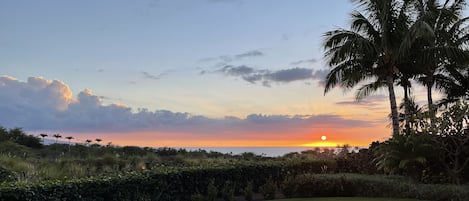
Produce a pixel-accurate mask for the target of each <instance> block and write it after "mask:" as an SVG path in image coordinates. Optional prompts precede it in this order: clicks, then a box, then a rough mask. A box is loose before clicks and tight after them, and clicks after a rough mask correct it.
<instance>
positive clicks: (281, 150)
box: [176, 147, 364, 157]
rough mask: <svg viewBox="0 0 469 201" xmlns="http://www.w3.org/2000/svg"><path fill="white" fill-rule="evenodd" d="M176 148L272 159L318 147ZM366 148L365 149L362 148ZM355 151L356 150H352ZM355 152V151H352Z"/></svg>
mask: <svg viewBox="0 0 469 201" xmlns="http://www.w3.org/2000/svg"><path fill="white" fill-rule="evenodd" d="M176 148H183V149H187V150H191V151H195V150H199V149H203V150H206V151H208V152H210V151H216V152H220V153H225V154H233V155H237V154H241V153H245V152H252V153H254V154H257V155H263V156H270V157H277V156H283V155H285V154H287V153H291V152H298V153H300V152H302V151H305V150H314V149H316V147H176ZM326 148H327V149H334V151H337V150H338V148H336V147H320V149H321V150H323V149H326ZM360 148H364V147H360ZM352 149H354V148H352ZM350 151H353V150H350Z"/></svg>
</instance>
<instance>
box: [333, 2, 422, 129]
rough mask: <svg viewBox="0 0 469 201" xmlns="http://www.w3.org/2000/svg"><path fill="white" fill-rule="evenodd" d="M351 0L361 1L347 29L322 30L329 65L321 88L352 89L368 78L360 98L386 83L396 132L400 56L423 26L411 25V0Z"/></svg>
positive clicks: (417, 35)
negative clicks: (395, 84) (324, 82)
mask: <svg viewBox="0 0 469 201" xmlns="http://www.w3.org/2000/svg"><path fill="white" fill-rule="evenodd" d="M352 1H353V2H354V3H357V4H358V5H360V8H361V11H355V12H353V13H352V14H351V17H352V23H351V28H350V30H345V29H338V30H334V31H329V32H326V33H325V42H324V49H325V51H326V53H325V58H326V59H327V61H328V65H329V66H330V67H331V68H332V69H331V72H330V73H329V74H328V76H327V77H326V85H325V89H324V92H325V93H327V92H329V91H330V90H331V89H332V88H333V87H335V86H336V85H340V86H341V87H342V88H344V89H352V88H353V87H355V86H356V85H358V84H359V83H362V82H364V81H369V82H368V84H365V85H362V86H361V87H360V88H359V90H358V92H357V94H356V97H357V99H361V98H364V97H366V96H368V95H369V94H371V93H373V92H374V91H376V90H378V89H379V88H382V87H386V88H387V89H388V93H389V103H390V106H391V117H392V128H393V135H396V134H398V133H399V119H398V111H397V103H396V96H395V92H394V83H395V78H396V77H397V76H398V74H399V72H400V68H401V67H402V66H401V61H400V60H399V59H400V58H401V57H403V55H406V54H405V53H406V52H410V51H409V49H410V45H409V44H411V43H412V42H413V41H414V40H415V38H418V37H420V36H421V35H422V32H419V31H418V30H420V29H423V28H424V27H425V26H424V24H422V23H414V24H413V25H412V26H411V23H410V18H409V13H410V9H411V8H412V7H411V1H410V0H400V1H399V0H352ZM370 80H371V81H370Z"/></svg>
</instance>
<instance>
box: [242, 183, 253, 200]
mask: <svg viewBox="0 0 469 201" xmlns="http://www.w3.org/2000/svg"><path fill="white" fill-rule="evenodd" d="M243 194H244V199H245V200H246V201H252V198H253V195H254V191H253V187H252V181H249V182H248V183H247V185H246V187H245V188H244V189H243Z"/></svg>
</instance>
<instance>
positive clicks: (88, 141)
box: [85, 139, 93, 145]
mask: <svg viewBox="0 0 469 201" xmlns="http://www.w3.org/2000/svg"><path fill="white" fill-rule="evenodd" d="M91 142H93V140H90V139H86V140H85V143H86V145H89V144H90V143H91Z"/></svg>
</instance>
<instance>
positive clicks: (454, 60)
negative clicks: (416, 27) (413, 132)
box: [416, 0, 469, 127]
mask: <svg viewBox="0 0 469 201" xmlns="http://www.w3.org/2000/svg"><path fill="white" fill-rule="evenodd" d="M416 3H417V5H418V6H416V8H418V9H417V10H418V18H419V19H421V20H422V21H425V22H426V23H427V24H430V25H431V28H432V30H433V33H434V37H432V38H431V40H427V41H420V44H418V46H417V48H418V49H421V50H422V51H419V52H418V55H417V57H416V63H417V66H418V67H419V68H420V70H421V76H420V77H419V79H418V81H420V83H422V84H423V85H424V86H426V88H427V102H428V109H429V115H430V122H431V125H432V127H434V125H435V119H436V117H435V114H436V107H435V105H434V103H433V102H434V101H433V97H432V90H433V88H434V87H437V88H438V89H440V90H442V91H445V92H446V91H448V88H447V87H449V86H448V85H447V84H448V83H445V80H446V81H447V78H446V77H447V76H451V74H448V73H447V72H448V71H453V73H454V69H455V68H459V67H460V65H461V63H463V62H466V61H467V60H469V54H468V52H467V47H465V45H467V43H468V41H469V36H468V31H467V26H466V25H465V24H466V22H467V20H468V19H469V18H467V17H465V18H462V13H463V11H464V8H465V5H466V2H465V1H462V0H456V1H445V2H444V3H443V4H441V3H440V1H438V0H428V1H416ZM449 79H451V78H449Z"/></svg>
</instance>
